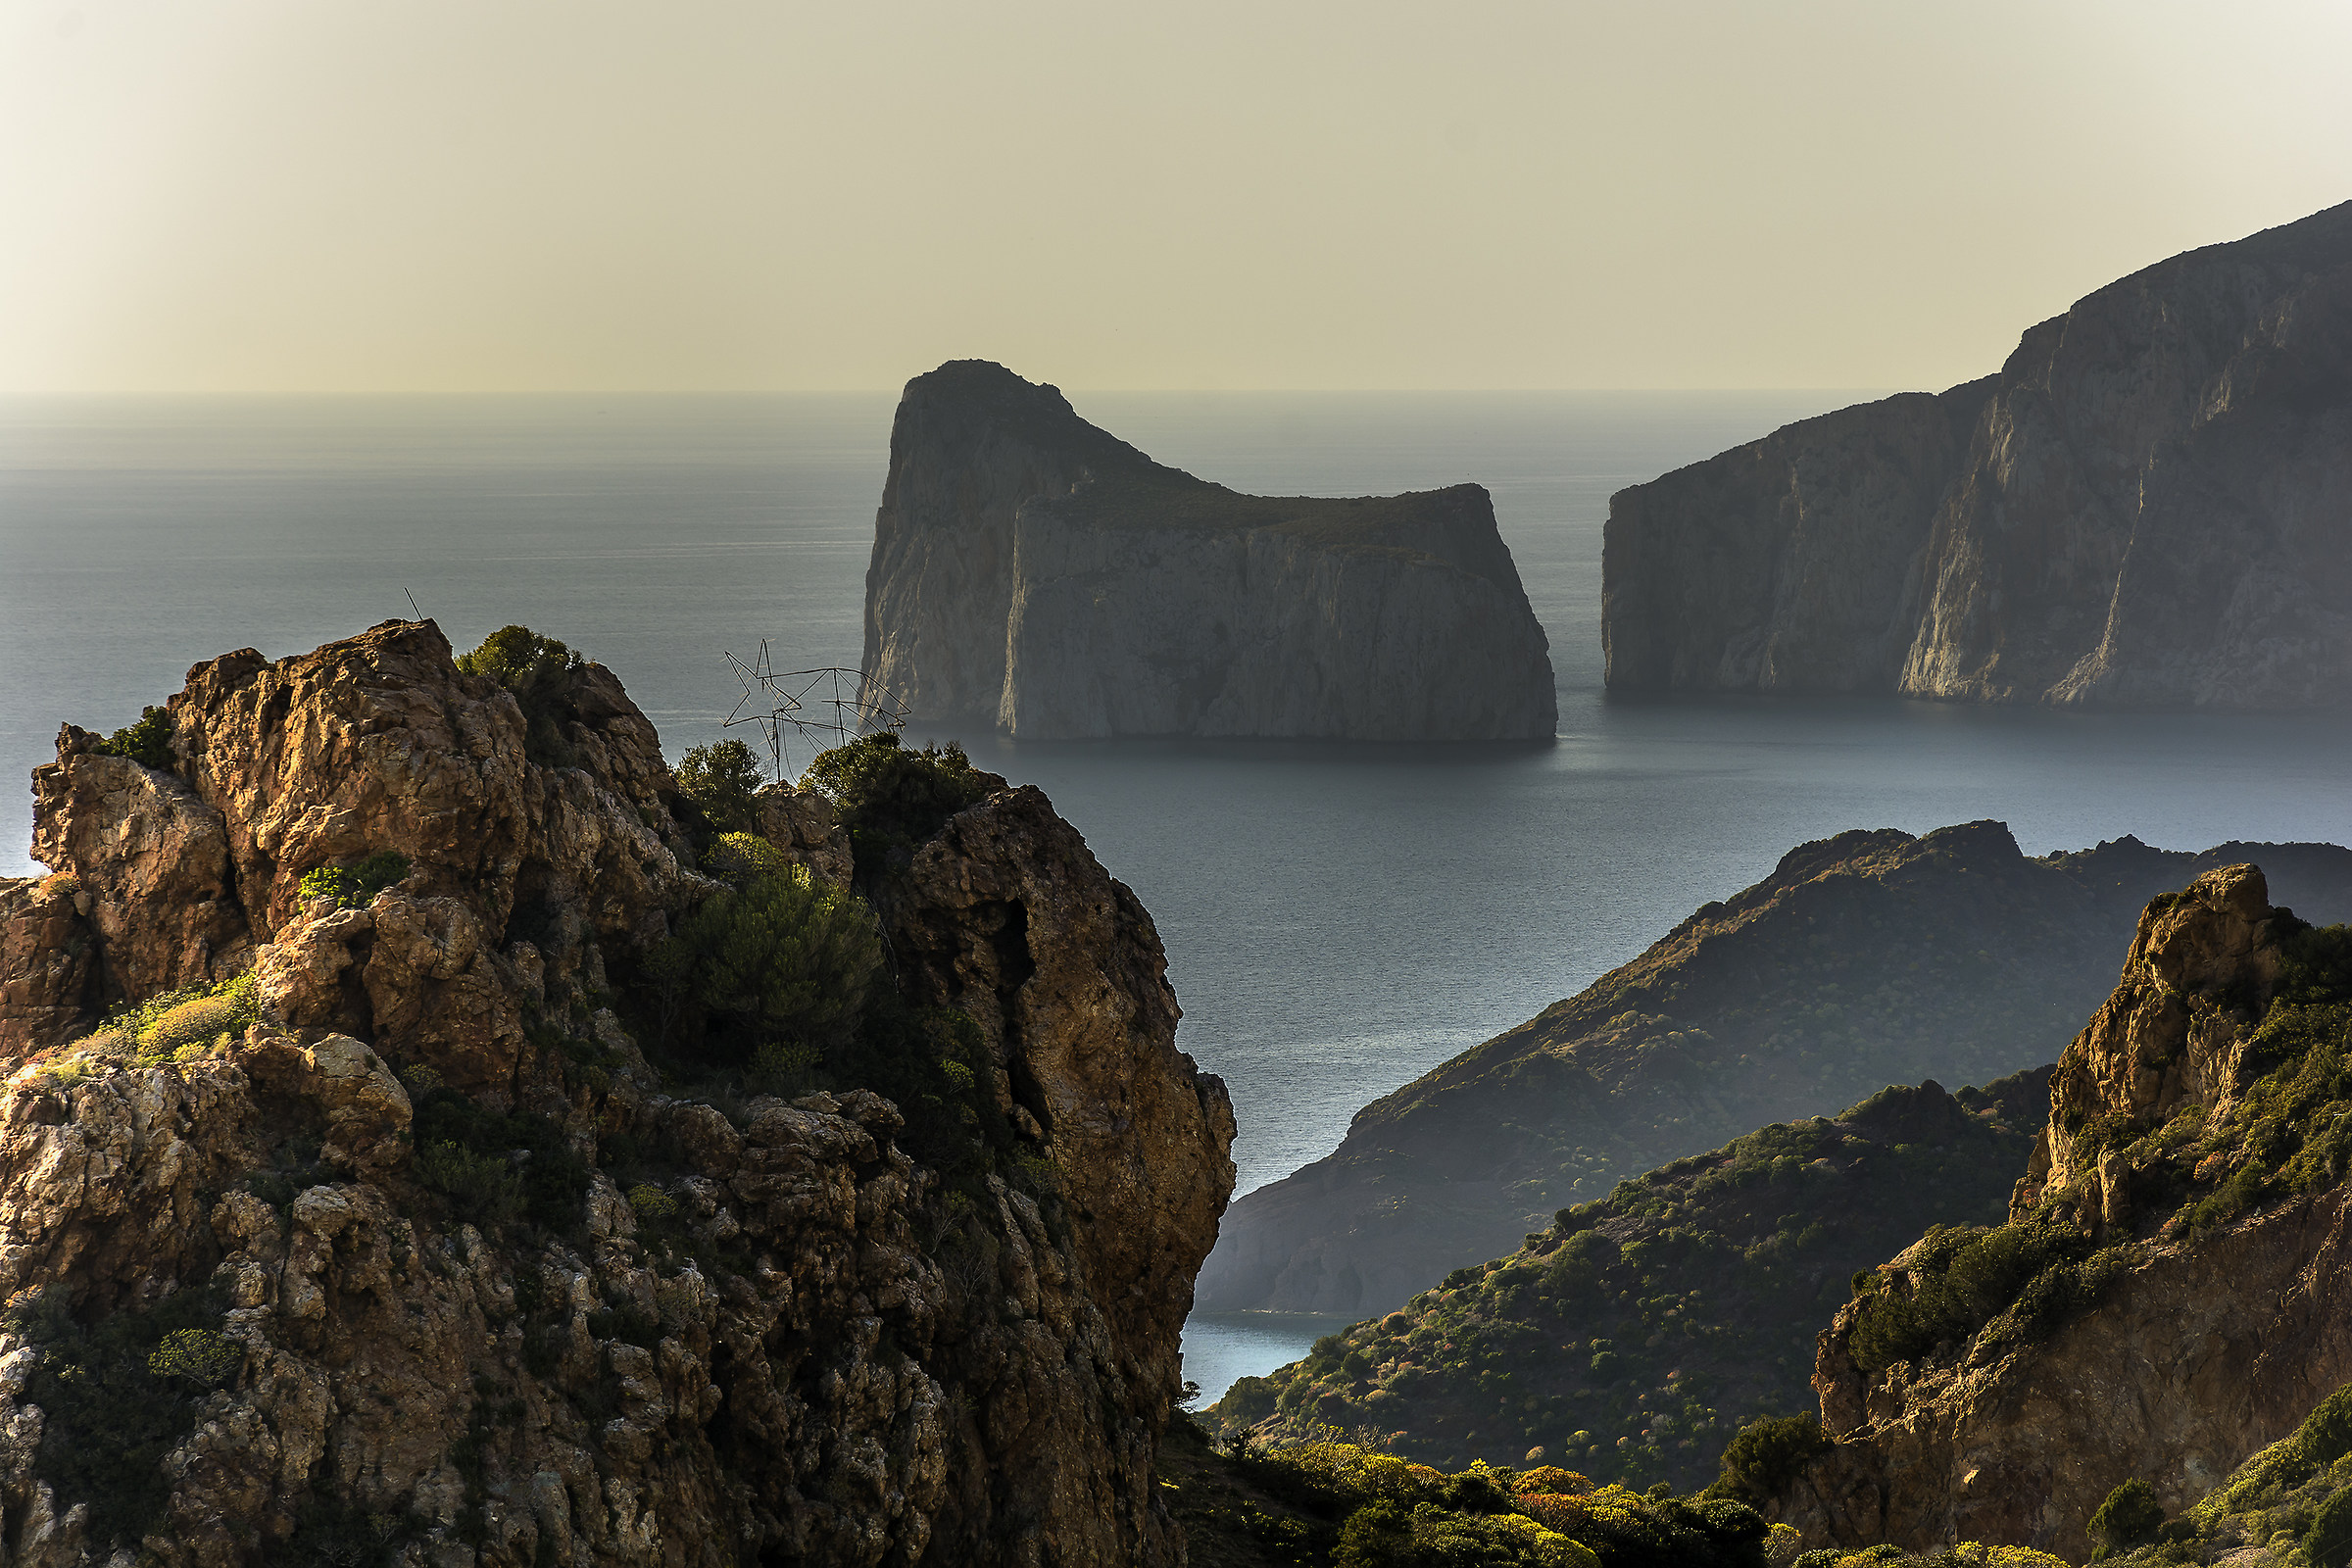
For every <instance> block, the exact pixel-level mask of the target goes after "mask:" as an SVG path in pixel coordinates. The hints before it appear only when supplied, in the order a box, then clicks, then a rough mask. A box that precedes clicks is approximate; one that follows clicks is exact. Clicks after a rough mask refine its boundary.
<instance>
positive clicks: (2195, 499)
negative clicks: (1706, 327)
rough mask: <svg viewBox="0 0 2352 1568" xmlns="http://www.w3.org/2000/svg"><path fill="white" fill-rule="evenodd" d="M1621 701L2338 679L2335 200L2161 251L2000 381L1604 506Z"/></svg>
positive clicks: (2345, 465) (1860, 414) (1944, 694)
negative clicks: (1641, 695) (2219, 239)
mask: <svg viewBox="0 0 2352 1568" xmlns="http://www.w3.org/2000/svg"><path fill="white" fill-rule="evenodd" d="M1602 577H1603V588H1602V609H1601V637H1602V642H1603V645H1604V648H1605V650H1606V654H1607V665H1608V674H1607V679H1608V684H1609V686H1610V688H1611V689H1612V690H1616V691H1622V692H1663V691H1752V692H1852V693H1871V692H1876V693H1901V694H1903V695H1907V696H1916V697H1929V698H1937V699H1947V700H1956V701H1981V702H2020V703H2051V704H2067V705H2114V706H2127V707H2129V706H2139V707H2200V708H2214V709H2296V708H2312V707H2332V706H2337V705H2340V704H2341V703H2342V702H2343V701H2344V697H2343V693H2344V692H2345V690H2346V689H2347V685H2346V677H2347V676H2348V675H2352V611H2347V610H2346V609H2345V606H2346V605H2347V604H2348V603H2352V204H2347V205H2345V206H2341V207H2335V208H2330V209H2329V210H2327V212H2323V213H2320V214H2318V215H2316V216H2314V217H2312V218H2308V219H2305V220H2303V221H2300V222H2296V223H2290V224H2286V225H2284V226H2282V227H2278V228H2274V229H2268V230H2265V231H2264V232H2262V233H2259V234H2256V235H2253V236H2252V237H2250V238H2247V239H2244V240H2240V241H2237V242H2235V243H2232V244H2226V245H2213V246H2208V247H2206V248H2204V249H2201V250H2196V251H2190V252H2188V253H2186V254H2184V255H2180V256H2176V257H2174V258H2172V259H2171V260H2170V261H2166V262H2162V263H2159V264H2158V265H2156V266H2154V267H2150V268H2147V269H2145V270H2141V271H2138V272H2134V273H2132V274H2131V276H2129V277H2126V278H2123V279H2121V280H2120V281H2118V282H2115V283H2112V284H2110V285H2108V286H2107V287H2105V288H2102V289H2100V290H2098V291H2097V292H2096V293H2093V294H2090V295H2088V296H2086V297H2084V298H2083V299H2082V300H2081V301H2079V302H2077V303H2076V304H2075V305H2074V306H2073V308H2071V309H2070V310H2069V311H2068V312H2067V313H2066V314H2065V315H2063V316H2060V317H2057V318H2054V319H2051V320H2047V321H2044V322H2042V323H2040V324H2039V325H2037V326H2034V327H2033V328H2032V329H2030V330H2029V331H2028V332H2027V333H2026V334H2025V336H2024V337H2023V339H2022V340H2021V341H2020V343H2019V345H2018V348H2017V350H2016V352H2015V353H2014V354H2012V355H2011V356H2010V358H2009V361H2008V363H2007V364H2006V365H2004V366H2003V367H2002V368H2001V369H2000V371H1999V372H1998V373H1997V374H1996V375H1993V376H1989V377H1987V378H1985V379H1984V380H1980V381H1974V382H1971V383H1969V384H1967V385H1965V386H1960V387H1955V388H1953V389H1952V390H1951V391H1949V392H1946V393H1943V394H1941V395H1940V396H1929V395H1926V394H1907V395H1905V396H1901V397H1895V398H1888V399H1886V400H1884V401H1882V402H1878V403H1872V404H1866V405H1862V406H1859V407H1856V408H1850V409H1846V410H1843V411H1841V412H1839V413H1837V414H1832V415H1828V416H1824V417H1821V418H1816V419H1809V420H1805V421H1803V422H1801V423H1798V424H1793V425H1790V426H1789V427H1787V428H1786V429H1783V430H1780V431H1777V432H1775V433H1774V434H1773V435H1771V436H1768V437H1766V438H1765V439H1764V440H1762V441H1759V442H1756V443H1754V444H1752V445H1750V446H1746V447H1741V448H1738V449H1736V450H1734V451H1731V452H1727V453H1724V454H1722V455H1721V456H1719V457H1716V458H1713V459H1710V460H1708V461H1707V462H1705V463H1701V464H1697V465H1694V466H1691V467H1688V468H1684V469H1681V470H1679V471H1677V472H1674V473H1670V474H1667V475H1666V476H1665V477H1663V478H1660V479H1657V480H1654V481H1652V482H1650V483H1648V484H1644V485H1638V486H1635V487H1633V488H1632V489H1629V490H1625V491H1621V492H1619V493H1618V494H1617V495H1616V496H1615V497H1613V498H1612V499H1611V502H1610V510H1609V520H1608V524H1607V528H1606V532H1605V536H1604V546H1603V558H1602Z"/></svg>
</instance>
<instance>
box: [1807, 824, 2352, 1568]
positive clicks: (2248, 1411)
mask: <svg viewBox="0 0 2352 1568" xmlns="http://www.w3.org/2000/svg"><path fill="white" fill-rule="evenodd" d="M2347 1045H2352V936H2347V934H2346V933H2345V932H2344V931H2343V930H2342V929H2340V928H2338V929H2336V930H2333V931H2326V932H2314V931H2311V930H2309V929H2308V928H2305V927H2304V926H2303V925H2302V922H2300V921H2299V920H2296V919H2295V918H2293V917H2292V916H2291V915H2289V914H2287V912H2286V911H2284V910H2282V909H2277V908H2274V907H2272V905H2271V903H2270V896H2269V889H2268V886H2267V884H2266V881H2265V879H2264V877H2263V874H2262V872H2261V871H2260V870H2259V869H2257V868H2256V867H2254V866H2252V865H2233V866H2228V867H2224V868H2221V869H2217V870H2214V871H2211V872H2208V873H2206V874H2205V875H2204V876H2202V877H2200V878H2198V879H2197V880H2196V881H2195V882H2194V883H2192V884H2191V885H2190V886H2189V887H2188V889H2187V890H2186V891H2185V892H2184V893H2182V894H2180V895H2176V896H2168V897H2165V898H2160V899H2158V900H2156V901H2155V902H2154V903H2152V904H2150V905H2149V907H2148V908H2147V911H2146V913H2145V915H2144V916H2143V917H2142V919H2141V921H2140V924H2139V928H2138V932H2137V935H2136V937H2135V939H2134V941H2133V943H2132V947H2131V955H2130V956H2129V958H2128V959H2127V961H2126V963H2125V965H2124V970H2123V977H2122V980H2121V983H2120V984H2119V985H2118V986H2117V987H2116V989H2115V991H2114V993H2113V995H2112V996H2111V997H2110V998H2109V999H2108V1001H2107V1002H2106V1004H2105V1005H2102V1006H2101V1007H2100V1008H2099V1009H2098V1011H2097V1013H2096V1014H2095V1015H2094V1016H2093V1017H2092V1019H2091V1022H2090V1024H2089V1026H2088V1027H2087V1028H2086V1029H2084V1030H2083V1031H2082V1034H2081V1035H2080V1036H2079V1037H2078V1038H2077V1039H2076V1040H2075V1041H2074V1043H2073V1044H2072V1045H2070V1046H2069V1047H2068V1048H2067V1052H2066V1054H2065V1055H2064V1057H2062V1058H2061V1060H2060V1062H2059V1066H2058V1070H2057V1073H2056V1074H2055V1076H2054V1077H2053V1079H2052V1082H2051V1088H2050V1116H2049V1122H2048V1124H2047V1126H2046V1128H2045V1129H2044V1131H2043V1134H2042V1137H2041V1139H2040V1142H2039V1143H2038V1145H2037V1147H2036V1149H2035V1151H2034V1156H2033V1159H2032V1162H2031V1165H2030V1167H2029V1170H2028V1172H2027V1175H2026V1177H2025V1178H2024V1179H2023V1180H2021V1181H2020V1182H2019V1183H2018V1186H2017V1190H2016V1193H2015V1195H2014V1197H2013V1199H2012V1202H2011V1210H2010V1220H2009V1224H2008V1225H2007V1226H2006V1227H2005V1228H2004V1229H2002V1230H2000V1231H1996V1232H1993V1233H1990V1235H1989V1236H1988V1237H1985V1238H1980V1239H1977V1240H1975V1241H1974V1242H1973V1243H1971V1244H1970V1245H1969V1246H1965V1247H1964V1246H1963V1245H1962V1244H1963V1243H1969V1242H1970V1239H1969V1238H1967V1237H1964V1236H1961V1235H1957V1234H1955V1235H1948V1236H1945V1235H1937V1234H1933V1233H1932V1234H1931V1235H1930V1236H1929V1237H1927V1238H1926V1239H1925V1240H1923V1241H1922V1242H1921V1243H1919V1244H1918V1245H1917V1246H1915V1247H1913V1248H1911V1249H1910V1250H1907V1251H1905V1252H1904V1253H1902V1254H1901V1255H1900V1256H1898V1257H1896V1258H1895V1259H1894V1260H1893V1261H1892V1262H1890V1263H1887V1264H1885V1265H1882V1267H1881V1268H1880V1270H1879V1271H1878V1274H1877V1275H1876V1276H1873V1277H1868V1278H1866V1280H1865V1284H1866V1285H1867V1286H1868V1288H1867V1289H1864V1290H1862V1291H1860V1292H1859V1293H1858V1295H1857V1298H1856V1299H1854V1300H1853V1301H1851V1302H1849V1303H1848V1304H1847V1305H1846V1306H1845V1307H1844V1308H1843V1309H1841V1310H1840V1311H1839V1312H1838V1316H1837V1320H1836V1323H1835V1325H1834V1326H1833V1327H1832V1328H1831V1329H1830V1330H1828V1331H1827V1332H1825V1333H1824V1334H1823V1335H1822V1336H1821V1339H1820V1345H1819V1351H1818V1358H1817V1365H1816V1369H1815V1374H1814V1386H1815V1388H1816V1389H1817V1390H1818V1391H1819V1394H1820V1398H1821V1413H1822V1421H1823V1425H1824V1426H1825V1427H1826V1428H1827V1429H1828V1431H1829V1432H1830V1433H1831V1434H1832V1435H1833V1436H1834V1437H1835V1438H1836V1439H1837V1441H1836V1443H1835V1444H1834V1445H1833V1446H1831V1447H1830V1449H1829V1451H1828V1452H1827V1453H1826V1454H1824V1455H1822V1456H1821V1457H1819V1458H1817V1459H1815V1460H1814V1461H1812V1462H1811V1463H1810V1464H1809V1465H1806V1466H1804V1467H1802V1469H1801V1470H1800V1471H1799V1473H1797V1474H1795V1475H1794V1476H1792V1477H1791V1478H1790V1480H1789V1485H1788V1486H1787V1488H1786V1490H1785V1492H1784V1493H1783V1495H1782V1496H1781V1497H1780V1498H1779V1499H1778V1502H1777V1504H1776V1510H1777V1512H1778V1513H1779V1515H1780V1516H1781V1517H1783V1518H1785V1519H1787V1520H1788V1521H1789V1522H1791V1523H1793V1524H1795V1525H1797V1526H1798V1527H1799V1528H1800V1529H1802V1530H1803V1531H1804V1533H1805V1535H1806V1537H1807V1539H1808V1541H1809V1542H1811V1543H1813V1544H1822V1543H1825V1542H1838V1543H1854V1544H1859V1543H1863V1542H1869V1543H1874V1544H1875V1543H1878V1542H1881V1541H1891V1542H1893V1543H1895V1544H1900V1545H1905V1546H1914V1547H1924V1546H1927V1545H1931V1544H1937V1543H1943V1542H1949V1541H1952V1540H1956V1539H1969V1540H1980V1541H1988V1542H2010V1543H2017V1544H2027V1545H2033V1546H2036V1547H2040V1548H2043V1549H2046V1550H2049V1551H2053V1552H2056V1553H2058V1554H2060V1555H2062V1556H2065V1557H2067V1558H2069V1559H2070V1560H2076V1561H2080V1560H2082V1559H2083V1558H2084V1557H2086V1556H2087V1555H2088V1553H2089V1550H2090V1547H2091V1545H2092V1544H2093V1543H2092V1542H2091V1541H2090V1539H2089V1538H2088V1537H2087V1536H2086V1535H2085V1533H2084V1527H2085V1522H2086V1521H2087V1520H2088V1519H2089V1517H2090V1515H2091V1513H2092V1511H2093V1510H2094V1509H2096V1508H2097V1507H2098V1506H2099V1504H2100V1502H2101V1500H2102V1499H2104V1498H2105V1497H2106V1495H2107V1494H2108V1492H2109V1491H2110V1490H2111V1489H2113V1488H2114V1487H2116V1486H2118V1485H2119V1484H2121V1483H2122V1482H2124V1481H2126V1480H2130V1479H2134V1478H2136V1479H2139V1480H2143V1481H2146V1482H2147V1483H2149V1484H2150V1486H2151V1487H2152V1488H2153V1489H2154V1491H2155V1494H2156V1497H2157V1499H2158V1500H2159V1501H2160V1502H2161V1503H2162V1504H2163V1506H2164V1508H2165V1510H2166V1511H2167V1513H2174V1512H2178V1511H2179V1510H2180V1509H2181V1508H2183V1507H2184V1506H2186V1505H2188V1504H2191V1503H2195V1502H2196V1501H2197V1500H2198V1499H2199V1498H2200V1497H2202V1496H2204V1495H2205V1494H2206V1493H2207V1492H2208V1491H2210V1490H2211V1489H2212V1488H2214V1487H2215V1486H2216V1485H2217V1484H2218V1483H2220V1482H2221V1481H2222V1480H2223V1479H2224V1478H2225V1477H2227V1476H2229V1473H2230V1472H2231V1470H2232V1469H2233V1467H2235V1466H2237V1465H2238V1464H2239V1463H2240V1462H2241V1461H2243V1460H2244V1459H2245V1458H2246V1457H2247V1456H2248V1455H2249V1454H2250V1453H2252V1452H2253V1451H2254V1450H2255V1449H2256V1448H2258V1447H2260V1446H2263V1445H2265V1444H2267V1443H2271V1442H2273V1441H2275V1440H2278V1439H2280V1438H2283V1437H2285V1436H2286V1435H2287V1434H2289V1433H2291V1432H2293V1431H2294V1430H2295V1428H2296V1427H2297V1425H2298V1423H2300V1422H2302V1421H2303V1419H2304V1417H2305V1416H2306V1414H2307V1413H2308V1412H2310V1411H2311V1410H2312V1408H2313V1407H2314V1406H2315V1405H2316V1404H2318V1403H2319V1401H2320V1400H2321V1399H2323V1398H2325V1397H2327V1396H2328V1395H2329V1394H2330V1393H2332V1392H2333V1391H2334V1390H2335V1389H2336V1388H2337V1387H2338V1386H2340V1385H2341V1384H2343V1383H2344V1382H2345V1381H2346V1380H2347V1378H2352V1326H2348V1325H2347V1322H2346V1319H2345V1317H2344V1314H2343V1312H2342V1311H2341V1303H2342V1302H2343V1301H2344V1300H2345V1299H2347V1293H2348V1292H2352V1251H2348V1250H2347V1247H2346V1236H2347V1219H2348V1218H2352V1215H2348V1214H2347V1195H2346V1189H2345V1187H2344V1185H2343V1180H2344V1176H2345V1174H2346V1163H2347V1161H2346V1153H2345V1145H2346V1133H2345V1129H2344V1119H2345V1117H2346V1115H2347V1113H2348V1112H2352V1101H2348V1100H2347V1099H2346V1088H2345V1084H2344V1082H2343V1068H2342V1061H2343V1053H2344V1050H2345V1048H2346V1046H2347Z"/></svg>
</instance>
